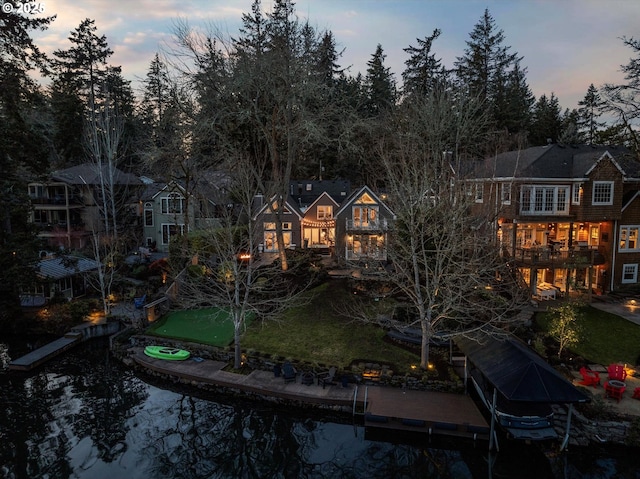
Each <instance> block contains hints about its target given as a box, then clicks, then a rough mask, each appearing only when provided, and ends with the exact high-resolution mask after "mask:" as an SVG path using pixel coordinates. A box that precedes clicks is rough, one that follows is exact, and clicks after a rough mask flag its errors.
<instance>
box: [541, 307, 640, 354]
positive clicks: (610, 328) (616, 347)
mask: <svg viewBox="0 0 640 479" xmlns="http://www.w3.org/2000/svg"><path fill="white" fill-rule="evenodd" d="M581 311H582V318H581V319H580V320H578V323H577V324H578V327H579V330H580V333H579V334H580V337H579V341H578V343H577V344H575V345H574V346H572V347H571V348H569V349H570V351H571V352H573V353H575V354H576V355H578V356H581V357H583V358H585V359H586V360H588V362H590V363H595V364H604V365H608V364H611V363H626V364H639V362H638V361H639V360H640V327H638V325H636V324H634V323H632V322H631V321H627V320H626V319H624V318H622V317H620V316H617V315H615V314H611V313H607V312H606V311H601V310H599V309H597V308H593V307H591V306H585V307H583V308H582V309H581ZM536 322H537V324H538V328H539V329H540V330H541V331H547V330H548V328H549V322H550V318H549V316H548V315H547V314H538V315H537V316H536Z"/></svg>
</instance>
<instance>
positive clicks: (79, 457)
mask: <svg viewBox="0 0 640 479" xmlns="http://www.w3.org/2000/svg"><path fill="white" fill-rule="evenodd" d="M26 346H27V345H26V343H24V342H21V341H17V340H12V341H9V342H7V343H5V344H2V343H0V364H1V365H3V366H5V365H6V363H7V362H8V361H9V360H10V358H13V357H18V356H19V355H21V354H24V353H25V352H27V350H28V349H27V347H26ZM0 401H1V403H0V404H2V408H1V409H0V477H2V478H29V479H33V478H82V479H84V478H86V479H99V478H105V479H106V478H109V479H111V478H122V479H127V478H131V479H135V478H141V479H142V478H144V479H147V478H194V479H196V478H198V479H199V478H286V479H288V478H332V479H333V478H456V479H457V478H478V477H482V478H509V477H513V478H536V479H543V478H546V477H548V478H553V479H555V478H567V479H569V478H635V479H638V478H640V472H639V471H640V465H639V464H640V460H639V459H638V457H639V456H638V454H637V452H636V453H635V454H633V453H630V452H629V451H626V452H625V453H624V454H620V455H618V457H616V456H614V455H612V453H611V452H605V451H593V450H589V451H579V452H578V451H572V452H571V453H570V454H568V455H561V456H552V455H550V454H543V452H542V451H540V450H538V449H537V448H535V447H510V448H509V449H505V448H506V447H507V445H506V444H503V449H502V450H501V452H500V453H498V454H497V455H495V456H492V457H490V456H489V455H488V453H487V452H486V450H485V449H486V444H485V443H480V444H479V445H476V446H474V445H473V444H472V443H461V442H459V441H457V442H449V443H447V442H443V443H436V442H430V441H429V440H428V439H425V438H422V437H421V438H418V439H416V438H406V437H405V438H393V437H390V436H389V435H388V434H385V435H384V437H382V438H380V437H375V435H372V434H370V433H369V432H367V433H365V430H364V429H363V428H362V427H357V426H354V425H353V424H349V423H345V421H344V420H338V419H335V418H334V420H333V421H330V420H326V419H321V418H320V417H308V416H307V415H306V414H305V413H303V412H301V411H283V410H278V409H275V408H273V407H272V406H270V405H266V404H262V403H256V402H247V401H242V400H237V399H231V398H227V397H220V396H207V395H205V394H203V393H202V392H200V391H196V390H187V389H183V388H175V387H174V388H172V387H171V385H168V384H162V383H153V384H152V380H150V379H149V378H144V377H137V376H136V375H134V374H133V373H132V372H131V371H130V370H128V369H127V368H126V367H124V366H123V365H122V364H121V363H119V362H118V361H116V360H114V359H112V358H111V357H110V355H109V352H108V350H107V346H106V343H105V342H102V341H100V340H95V341H93V342H90V343H87V344H83V345H81V346H79V347H77V348H76V349H74V350H72V351H70V352H68V353H66V354H65V355H63V356H62V357H60V358H57V359H55V360H53V361H51V362H49V363H48V364H46V365H44V366H43V367H41V368H40V369H38V370H37V371H36V372H34V373H30V374H22V373H15V372H8V371H6V370H5V369H4V367H3V369H2V371H1V372H0Z"/></svg>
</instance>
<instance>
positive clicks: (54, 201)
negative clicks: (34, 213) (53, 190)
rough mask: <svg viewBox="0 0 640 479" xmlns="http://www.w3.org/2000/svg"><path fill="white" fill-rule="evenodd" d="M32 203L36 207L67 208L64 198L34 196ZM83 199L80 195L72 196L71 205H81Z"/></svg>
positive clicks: (70, 197)
mask: <svg viewBox="0 0 640 479" xmlns="http://www.w3.org/2000/svg"><path fill="white" fill-rule="evenodd" d="M31 203H32V204H34V205H55V206H65V205H66V204H67V201H66V199H65V197H64V196H55V197H53V198H52V197H49V196H32V197H31ZM81 204H82V197H81V196H79V195H70V196H69V205H81Z"/></svg>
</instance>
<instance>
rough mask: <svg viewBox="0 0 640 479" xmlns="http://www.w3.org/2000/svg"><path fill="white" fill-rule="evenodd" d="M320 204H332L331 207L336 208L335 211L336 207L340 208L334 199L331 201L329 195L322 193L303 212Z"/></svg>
mask: <svg viewBox="0 0 640 479" xmlns="http://www.w3.org/2000/svg"><path fill="white" fill-rule="evenodd" d="M321 203H322V204H325V205H326V204H328V203H333V205H334V206H335V207H336V209H338V207H340V204H339V203H338V202H337V201H336V200H335V199H333V198H332V197H331V196H330V195H329V193H327V192H326V191H325V192H323V193H322V194H321V195H320V196H318V197H317V198H316V199H315V201H314V202H313V203H311V204H310V205H309V207H308V208H307V209H306V210H305V211H308V210H310V209H311V208H313V207H314V206H315V205H318V204H321Z"/></svg>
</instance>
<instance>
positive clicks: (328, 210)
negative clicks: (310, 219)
mask: <svg viewBox="0 0 640 479" xmlns="http://www.w3.org/2000/svg"><path fill="white" fill-rule="evenodd" d="M318 219H319V220H330V219H333V206H331V205H328V206H327V205H318Z"/></svg>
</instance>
